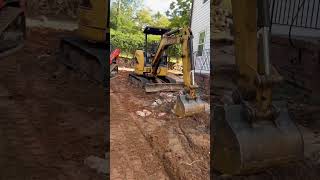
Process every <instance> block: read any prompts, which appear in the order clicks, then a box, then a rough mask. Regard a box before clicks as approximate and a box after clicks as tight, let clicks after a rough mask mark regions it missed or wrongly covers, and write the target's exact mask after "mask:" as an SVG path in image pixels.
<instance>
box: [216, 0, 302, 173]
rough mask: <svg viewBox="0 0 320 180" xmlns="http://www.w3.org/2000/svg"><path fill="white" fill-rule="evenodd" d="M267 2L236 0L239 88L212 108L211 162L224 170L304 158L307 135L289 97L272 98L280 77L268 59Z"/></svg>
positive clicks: (237, 170)
mask: <svg viewBox="0 0 320 180" xmlns="http://www.w3.org/2000/svg"><path fill="white" fill-rule="evenodd" d="M268 3H269V1H268V0H242V1H239V0H232V11H233V21H234V31H235V55H236V58H235V59H236V65H237V68H238V83H237V85H238V88H237V90H235V91H234V94H233V101H234V104H232V105H223V106H216V107H215V108H214V113H213V114H212V116H213V123H212V124H213V126H212V127H213V129H212V133H213V134H214V143H213V152H212V155H213V166H214V169H216V170H217V171H219V172H220V173H222V174H228V175H242V174H251V173H256V172H259V171H264V170H266V169H268V168H272V167H278V166H285V165H287V164H289V163H293V162H296V161H299V160H301V159H303V154H304V153H303V151H304V146H303V145H304V143H303V138H302V135H301V133H300V131H299V129H298V127H297V126H296V125H295V123H294V122H293V121H292V120H291V117H290V116H289V113H288V109H287V104H286V102H273V101H272V86H273V85H274V84H276V83H280V82H281V81H282V78H281V76H280V75H279V74H278V73H277V71H276V69H275V68H273V67H272V65H271V63H270V60H269V41H270V31H269V30H270V29H269V28H270V19H269V18H270V16H269V4H268ZM257 19H258V21H257ZM257 35H258V36H257ZM257 37H258V38H257Z"/></svg>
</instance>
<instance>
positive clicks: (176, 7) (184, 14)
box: [166, 0, 192, 27]
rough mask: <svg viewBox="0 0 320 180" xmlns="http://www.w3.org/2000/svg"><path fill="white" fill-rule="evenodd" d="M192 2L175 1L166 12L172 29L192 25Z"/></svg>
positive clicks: (185, 0) (184, 0)
mask: <svg viewBox="0 0 320 180" xmlns="http://www.w3.org/2000/svg"><path fill="white" fill-rule="evenodd" d="M191 5H192V0H175V1H174V2H172V3H171V4H170V8H169V10H168V11H167V12H166V14H167V16H168V17H169V19H170V21H171V27H182V26H188V25H189V23H190V16H191Z"/></svg>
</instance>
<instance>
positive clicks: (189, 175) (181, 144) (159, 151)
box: [111, 72, 209, 179]
mask: <svg viewBox="0 0 320 180" xmlns="http://www.w3.org/2000/svg"><path fill="white" fill-rule="evenodd" d="M127 75H128V74H127V73H125V72H120V74H119V76H118V77H117V78H116V79H114V80H112V81H111V88H112V92H113V93H112V95H113V96H116V98H117V101H119V102H120V104H121V106H122V107H123V109H122V113H123V114H125V116H130V117H132V118H131V119H134V121H133V122H134V123H135V124H134V126H136V127H137V128H138V129H137V130H136V131H140V132H141V134H142V135H143V136H144V138H145V140H146V142H145V143H147V144H149V146H150V147H152V149H153V151H154V152H155V154H154V156H156V157H158V158H159V159H160V160H161V163H162V166H163V168H164V170H165V171H166V173H167V174H168V176H169V177H170V179H209V154H208V152H209V138H208V141H203V138H204V137H203V136H202V135H204V134H202V135H200V136H199V137H200V138H198V140H199V141H200V142H205V143H204V144H205V145H204V147H206V146H207V147H206V148H204V149H205V150H203V149H202V148H201V147H198V145H199V144H200V143H198V144H197V143H195V140H197V136H196V133H195V131H196V130H195V129H196V128H195V127H196V126H195V124H196V123H195V124H193V123H192V121H194V119H193V118H184V119H179V118H177V117H175V116H174V115H173V114H172V113H171V112H170V110H171V108H172V107H171V106H172V105H170V104H167V105H165V106H166V107H159V108H157V109H152V110H151V111H152V113H153V115H151V116H149V117H146V118H142V117H139V116H137V115H136V114H135V112H136V111H138V110H140V111H141V110H142V109H144V108H145V109H148V110H150V105H151V103H152V101H154V100H155V99H154V98H155V97H158V95H157V94H155V93H152V94H147V93H144V92H143V90H142V89H140V88H138V87H137V88H136V87H134V86H132V85H130V84H128V81H127V79H128V78H127ZM111 103H112V100H111ZM170 107H171V108H170ZM111 110H112V109H111ZM163 110H164V111H165V112H167V111H168V112H167V115H166V116H165V117H162V118H158V117H157V115H156V114H157V113H159V112H161V111H163ZM111 113H112V111H111ZM196 121H197V120H196ZM180 123H182V124H184V125H183V126H181V127H180V126H179V124H180ZM199 124H200V123H199ZM135 129H136V128H135ZM184 132H185V133H186V134H188V135H186V134H184ZM208 134H209V133H208ZM208 134H207V137H208V136H209V135H208ZM187 136H190V137H187ZM188 138H189V139H192V140H191V141H192V142H189V141H188ZM113 146H114V145H111V147H113ZM204 152H205V153H204ZM204 154H206V155H204ZM111 163H112V162H111Z"/></svg>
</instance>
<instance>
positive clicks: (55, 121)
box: [0, 29, 106, 180]
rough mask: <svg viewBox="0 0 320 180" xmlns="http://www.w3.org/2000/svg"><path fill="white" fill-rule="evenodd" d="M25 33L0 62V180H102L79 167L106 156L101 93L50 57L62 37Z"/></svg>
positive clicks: (44, 32)
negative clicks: (20, 43)
mask: <svg viewBox="0 0 320 180" xmlns="http://www.w3.org/2000/svg"><path fill="white" fill-rule="evenodd" d="M29 33H30V34H28V37H29V38H28V41H27V43H26V47H25V48H24V49H22V50H21V51H19V52H17V53H16V54H15V55H13V56H10V57H8V58H6V59H4V60H1V62H0V72H1V73H0V156H1V158H0V166H1V167H0V168H1V169H2V173H1V176H0V179H10V180H16V179H17V180H21V179H40V180H42V179H48V180H53V179H61V180H63V179H77V180H87V179H103V178H106V176H104V175H103V174H98V173H96V172H95V171H94V170H91V169H90V168H89V167H87V166H86V165H84V162H83V161H84V159H85V158H86V157H87V156H89V155H94V156H100V157H101V156H104V153H105V152H104V150H105V146H104V145H105V144H103V143H105V141H104V138H105V136H104V128H103V127H104V126H103V125H104V117H105V113H104V112H103V110H102V109H103V102H102V99H103V98H102V96H103V95H100V94H99V93H98V92H99V91H100V88H99V87H97V86H96V85H92V84H91V83H90V82H88V81H87V80H86V79H83V78H82V77H80V76H79V75H76V74H74V73H73V72H72V73H70V71H69V72H68V70H66V68H64V67H63V66H62V65H60V64H58V63H57V62H56V60H55V58H56V57H55V54H53V53H50V52H52V51H53V49H55V48H56V45H57V42H58V39H55V38H58V36H61V34H63V33H61V32H60V33H61V34H59V33H57V32H56V31H51V30H48V29H35V30H34V29H33V30H31V32H29ZM43 54H45V55H44V58H39V56H42V55H43ZM1 87H2V88H1ZM2 91H3V92H4V91H6V92H4V93H1V92H2ZM1 94H3V95H1ZM101 94H103V91H102V88H101ZM79 97H80V98H79ZM17 172H18V173H17Z"/></svg>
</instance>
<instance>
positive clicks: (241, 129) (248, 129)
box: [212, 102, 304, 175]
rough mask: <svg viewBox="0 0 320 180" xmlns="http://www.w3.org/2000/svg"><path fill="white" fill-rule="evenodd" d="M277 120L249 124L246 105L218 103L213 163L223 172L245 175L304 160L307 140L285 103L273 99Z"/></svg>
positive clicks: (214, 123)
mask: <svg viewBox="0 0 320 180" xmlns="http://www.w3.org/2000/svg"><path fill="white" fill-rule="evenodd" d="M274 107H276V108H277V109H278V111H279V112H278V116H277V118H276V119H275V120H274V121H270V120H266V121H263V120H261V121H257V122H254V123H250V121H249V120H248V116H246V113H245V107H244V105H230V106H218V107H215V109H214V114H213V116H214V118H213V126H212V127H213V129H212V131H213V132H212V133H213V135H214V136H213V137H214V140H213V142H214V143H213V152H212V155H213V164H214V168H215V169H216V170H217V171H219V172H220V173H222V174H228V175H242V174H251V173H256V172H260V171H263V170H265V169H267V168H272V167H278V166H282V165H288V163H292V162H295V161H298V160H301V159H303V151H304V146H303V145H304V143H303V139H302V135H301V133H300V131H299V129H298V128H297V126H296V125H295V124H294V123H293V122H292V121H291V119H290V117H289V114H288V111H287V107H286V103H283V102H274Z"/></svg>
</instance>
